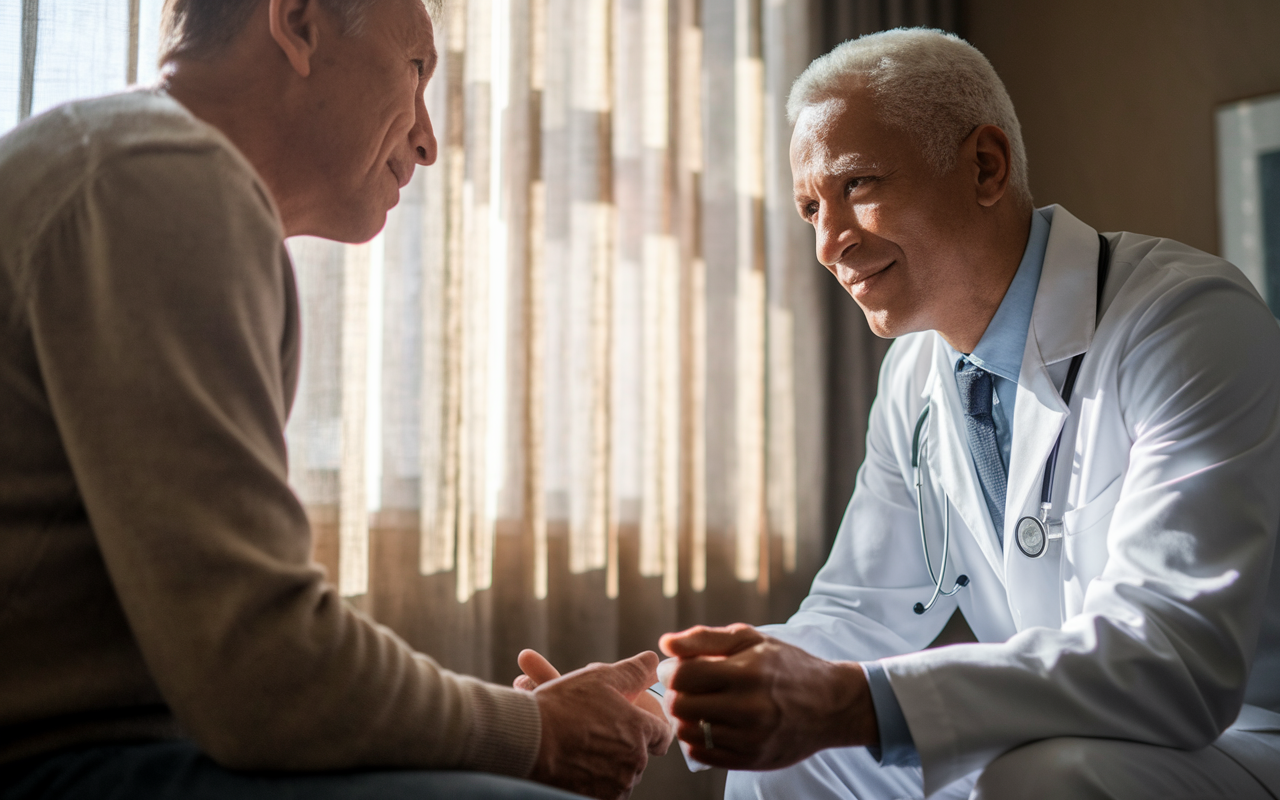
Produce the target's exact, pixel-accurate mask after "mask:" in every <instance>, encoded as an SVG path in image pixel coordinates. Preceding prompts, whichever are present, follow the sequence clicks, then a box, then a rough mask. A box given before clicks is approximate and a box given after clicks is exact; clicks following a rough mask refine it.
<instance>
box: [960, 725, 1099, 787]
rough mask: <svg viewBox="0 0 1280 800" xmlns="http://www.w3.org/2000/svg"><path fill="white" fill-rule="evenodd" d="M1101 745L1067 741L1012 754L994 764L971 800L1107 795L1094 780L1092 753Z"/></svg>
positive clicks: (1030, 746) (1035, 744)
mask: <svg viewBox="0 0 1280 800" xmlns="http://www.w3.org/2000/svg"><path fill="white" fill-rule="evenodd" d="M1097 747H1098V742H1096V741H1092V740H1089V739H1077V738H1071V737H1064V738H1059V739H1045V740H1043V741H1039V742H1033V743H1032V744H1028V745H1023V746H1022V747H1019V748H1016V749H1014V750H1010V751H1009V752H1007V753H1005V754H1004V755H1002V756H1000V757H999V758H997V759H996V760H995V761H992V762H991V763H990V764H989V765H987V768H986V769H985V770H983V771H982V775H981V776H980V777H979V778H978V780H977V782H976V783H975V784H974V786H973V793H972V794H971V795H970V796H969V798H970V800H1015V799H1017V800H1022V799H1023V798H1027V797H1035V798H1037V800H1059V799H1061V800H1068V798H1070V799H1071V800H1092V798H1102V797H1107V796H1108V795H1107V794H1106V793H1105V792H1103V791H1102V790H1101V788H1100V786H1099V784H1098V782H1097V781H1096V780H1095V778H1096V777H1097V776H1096V775H1095V774H1094V765H1093V764H1092V763H1091V758H1090V752H1091V751H1094V752H1096V749H1097Z"/></svg>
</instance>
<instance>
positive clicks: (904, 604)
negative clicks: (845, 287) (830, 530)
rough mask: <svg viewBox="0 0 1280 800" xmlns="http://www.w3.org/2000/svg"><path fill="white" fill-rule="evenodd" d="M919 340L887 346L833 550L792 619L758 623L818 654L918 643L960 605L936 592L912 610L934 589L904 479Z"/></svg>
mask: <svg viewBox="0 0 1280 800" xmlns="http://www.w3.org/2000/svg"><path fill="white" fill-rule="evenodd" d="M923 346H927V344H925V341H924V340H922V338H921V337H916V336H912V337H907V338H906V339H903V340H899V341H897V342H895V343H894V345H893V346H892V347H891V348H890V349H889V353H888V355H887V356H886V357H885V361H884V364H883V366H882V367H881V370H880V384H879V385H880V386H881V387H892V390H893V391H892V394H893V395H894V396H893V397H890V396H889V392H886V391H882V392H881V393H880V395H878V396H877V398H876V401H875V403H874V404H873V405H872V408H871V415H870V420H869V425H868V429H867V455H866V459H865V460H864V461H863V464H862V467H861V468H860V469H859V470H858V478H857V483H856V485H855V488H854V492H853V496H852V498H850V500H849V506H848V508H847V510H846V511H845V515H844V519H843V520H842V521H841V523H840V529H839V531H838V532H837V534H836V541H835V544H834V545H833V546H832V550H831V555H830V556H829V557H828V559H827V563H826V564H825V565H824V566H823V568H822V569H821V570H820V571H819V572H818V574H817V576H816V577H815V578H814V581H813V586H812V588H811V589H810V591H809V595H808V597H806V598H805V600H804V602H803V603H802V604H801V605H800V609H799V610H798V611H797V612H796V613H795V614H794V615H793V616H792V617H791V619H789V620H788V621H787V622H786V623H785V624H783V625H771V626H765V627H763V628H762V630H763V631H764V632H765V633H768V634H769V635H771V636H774V637H776V638H778V639H781V640H783V641H786V642H788V643H790V644H794V645H796V646H797V647H800V648H802V649H804V650H806V651H808V652H809V653H812V654H813V655H816V656H819V657H821V658H826V659H829V660H848V661H871V660H875V659H878V658H882V657H884V656H889V655H897V654H899V653H909V652H912V651H915V650H919V649H921V648H923V647H925V646H927V645H928V644H929V643H930V642H931V641H933V640H934V638H936V637H937V635H938V633H939V632H940V631H941V629H942V627H943V625H945V624H946V622H947V620H948V619H949V618H950V617H951V614H952V612H953V611H954V609H955V607H956V601H955V598H949V597H941V598H939V600H938V604H937V606H935V608H934V609H933V610H931V611H930V612H929V613H928V614H926V615H924V616H919V615H917V614H915V613H914V612H913V611H912V607H913V606H914V605H915V604H916V603H917V602H918V601H921V600H927V599H928V598H929V595H930V594H931V593H932V592H933V584H932V583H931V582H930V581H929V576H928V572H927V571H926V569H925V565H924V557H923V553H922V551H921V548H920V534H919V532H918V525H919V523H918V521H917V518H916V506H915V497H914V487H913V486H910V485H909V484H908V481H909V480H910V478H909V476H910V475H911V467H910V463H911V462H910V459H911V453H910V450H911V444H910V433H911V430H912V429H913V428H914V426H915V421H916V414H917V413H918V412H919V410H920V408H921V407H923V402H924V401H923V399H919V402H916V403H911V402H903V401H901V398H904V397H908V398H912V397H914V398H919V397H920V390H919V386H920V384H921V383H922V382H923V380H924V376H925V375H927V373H928V359H927V358H926V359H921V358H918V357H917V356H918V353H917V352H916V351H917V349H918V348H920V347H923ZM904 442H905V443H904ZM935 557H936V556H935ZM953 563H954V562H953ZM956 569H957V570H960V569H962V568H961V567H958V566H957V567H956ZM948 574H949V575H950V574H952V570H951V569H950V568H949V569H948ZM954 574H959V572H958V571H957V572H956V573H954Z"/></svg>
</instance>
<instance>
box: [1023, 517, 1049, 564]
mask: <svg viewBox="0 0 1280 800" xmlns="http://www.w3.org/2000/svg"><path fill="white" fill-rule="evenodd" d="M1015 534H1016V537H1017V540H1018V549H1019V550H1021V551H1022V554H1023V555H1025V556H1026V557H1027V558H1039V557H1040V556H1042V555H1044V551H1045V549H1046V545H1048V543H1049V536H1048V533H1047V532H1046V531H1045V529H1044V523H1042V522H1041V521H1040V520H1038V519H1036V518H1035V517H1023V518H1022V519H1020V520H1018V527H1017V529H1016V530H1015Z"/></svg>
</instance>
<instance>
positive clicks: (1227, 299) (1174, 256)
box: [1104, 232, 1273, 326]
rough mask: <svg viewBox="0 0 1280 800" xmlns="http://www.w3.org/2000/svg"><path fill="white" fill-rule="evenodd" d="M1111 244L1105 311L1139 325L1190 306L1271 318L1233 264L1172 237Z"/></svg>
mask: <svg viewBox="0 0 1280 800" xmlns="http://www.w3.org/2000/svg"><path fill="white" fill-rule="evenodd" d="M1106 236H1107V239H1108V241H1109V242H1110V243H1111V247H1112V256H1111V277H1110V278H1109V279H1108V281H1107V291H1106V294H1105V297H1104V305H1105V311H1106V313H1107V314H1110V313H1111V311H1112V310H1113V309H1114V310H1115V311H1117V312H1120V313H1119V314H1117V315H1116V316H1122V317H1125V318H1127V319H1129V321H1130V323H1131V324H1133V325H1136V326H1142V324H1143V323H1144V322H1145V323H1148V324H1150V323H1153V322H1156V321H1157V320H1158V319H1160V318H1162V317H1165V316H1167V315H1169V314H1170V313H1173V312H1174V311H1175V310H1176V309H1177V308H1179V307H1181V306H1184V305H1186V304H1187V303H1192V304H1194V305H1206V306H1212V307H1216V308H1218V309H1220V311H1221V312H1222V313H1237V314H1243V315H1245V316H1248V317H1256V318H1259V319H1263V320H1271V319H1273V317H1272V315H1271V312H1270V311H1269V310H1268V309H1267V305H1266V302H1265V301H1264V300H1263V299H1262V297H1261V296H1260V295H1259V294H1258V291H1257V289H1256V288H1254V286H1253V284H1252V283H1251V282H1250V281H1249V279H1248V278H1247V277H1245V275H1244V273H1242V272H1241V271H1240V270H1239V269H1238V268H1237V267H1236V266H1235V265H1233V264H1231V263H1230V262H1228V261H1226V260H1225V259H1222V258H1219V257H1218V256H1215V255H1213V254H1211V253H1206V252H1204V251H1202V250H1197V249H1196V248H1194V247H1191V246H1189V245H1185V244H1182V243H1181V242H1178V241H1175V240H1173V239H1165V238H1161V237H1156V236H1144V235H1142V234H1136V233H1129V232H1121V233H1111V234H1106Z"/></svg>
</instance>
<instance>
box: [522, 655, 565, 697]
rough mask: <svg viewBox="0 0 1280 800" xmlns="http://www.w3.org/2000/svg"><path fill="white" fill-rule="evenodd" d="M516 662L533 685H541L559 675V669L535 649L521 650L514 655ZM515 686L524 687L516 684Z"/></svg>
mask: <svg viewBox="0 0 1280 800" xmlns="http://www.w3.org/2000/svg"><path fill="white" fill-rule="evenodd" d="M516 663H517V664H519V665H520V670H521V671H522V672H524V674H525V676H527V677H528V678H529V680H530V681H531V682H532V683H533V685H534V686H541V685H542V684H544V683H546V682H547V681H553V680H555V679H556V678H559V677H560V671H559V670H557V669H556V668H555V667H553V666H551V662H550V661H548V660H547V659H546V658H544V657H543V655H542V654H541V653H539V652H538V651H537V650H521V651H520V655H518V656H516ZM522 677H523V676H522ZM517 680H519V679H517ZM517 688H524V687H522V686H517Z"/></svg>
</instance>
